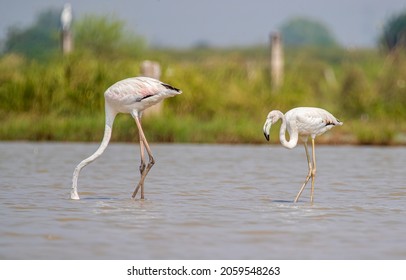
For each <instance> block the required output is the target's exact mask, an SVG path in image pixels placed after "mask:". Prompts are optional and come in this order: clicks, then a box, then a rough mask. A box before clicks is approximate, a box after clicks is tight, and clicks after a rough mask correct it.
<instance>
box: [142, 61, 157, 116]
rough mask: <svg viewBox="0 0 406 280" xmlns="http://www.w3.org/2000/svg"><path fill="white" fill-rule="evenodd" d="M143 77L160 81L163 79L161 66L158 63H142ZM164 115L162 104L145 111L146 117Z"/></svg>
mask: <svg viewBox="0 0 406 280" xmlns="http://www.w3.org/2000/svg"><path fill="white" fill-rule="evenodd" d="M140 72H141V75H142V76H144V77H150V78H154V79H157V80H159V79H160V78H161V66H160V65H159V63H158V62H155V61H150V60H144V61H143V62H142V63H141V69H140ZM161 113H162V102H159V103H158V104H155V105H154V106H152V107H150V108H148V109H147V110H145V111H144V115H160V114H161Z"/></svg>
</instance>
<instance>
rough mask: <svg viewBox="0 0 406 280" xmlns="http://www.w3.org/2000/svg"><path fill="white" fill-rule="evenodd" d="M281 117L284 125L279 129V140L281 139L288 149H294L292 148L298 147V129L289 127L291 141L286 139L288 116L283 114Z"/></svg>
mask: <svg viewBox="0 0 406 280" xmlns="http://www.w3.org/2000/svg"><path fill="white" fill-rule="evenodd" d="M281 119H282V125H281V129H280V130H279V140H280V141H281V144H282V145H283V146H284V147H286V148H288V149H292V148H294V147H296V145H297V141H298V139H299V135H298V132H297V129H295V128H293V129H288V133H289V141H288V140H286V126H287V125H286V117H285V116H284V115H283V114H282V115H281Z"/></svg>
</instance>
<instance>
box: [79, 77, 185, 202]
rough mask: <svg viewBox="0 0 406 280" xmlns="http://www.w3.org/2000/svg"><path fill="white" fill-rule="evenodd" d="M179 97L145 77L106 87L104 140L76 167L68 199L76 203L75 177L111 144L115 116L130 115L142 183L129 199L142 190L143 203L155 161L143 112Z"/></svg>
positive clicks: (171, 87)
mask: <svg viewBox="0 0 406 280" xmlns="http://www.w3.org/2000/svg"><path fill="white" fill-rule="evenodd" d="M181 93H182V91H181V90H180V89H177V88H175V87H173V86H171V85H168V84H165V83H163V82H161V81H158V80H156V79H152V78H147V77H135V78H128V79H125V80H122V81H119V82H117V83H115V84H114V85H112V86H111V87H109V88H108V89H107V90H106V91H105V93H104V99H105V111H106V124H105V129H104V136H103V140H102V142H101V144H100V146H99V148H98V149H97V150H96V152H95V153H94V154H93V155H91V156H90V157H88V158H86V159H84V160H83V161H82V162H80V163H79V164H78V166H76V168H75V170H74V172H73V179H72V191H71V199H79V194H78V177H79V173H80V170H81V169H82V168H83V167H85V166H86V165H88V164H89V163H91V162H93V161H94V160H95V159H97V158H98V157H99V156H100V155H101V154H102V153H103V152H104V150H105V149H106V147H107V145H108V143H109V141H110V137H111V131H112V127H113V122H114V119H115V117H116V115H117V114H118V113H128V114H131V116H132V117H133V118H134V120H135V123H136V124H137V127H138V133H139V138H140V139H139V140H140V151H141V152H140V155H141V165H140V168H139V169H140V173H141V179H140V181H139V183H138V185H137V187H136V188H135V190H134V193H133V195H132V198H134V197H135V196H136V195H137V192H138V190H139V189H140V188H141V199H144V180H145V177H146V176H147V174H148V172H149V170H150V169H151V167H152V166H153V165H154V163H155V160H154V157H153V156H152V152H151V149H150V147H149V145H148V142H147V139H146V138H145V135H144V132H143V130H142V126H141V116H142V112H143V111H144V110H145V109H147V108H149V107H151V106H152V105H155V104H157V103H158V102H160V101H161V100H163V99H165V98H168V97H173V96H175V95H178V94H181ZM145 150H146V152H147V153H148V157H149V162H148V165H146V164H145Z"/></svg>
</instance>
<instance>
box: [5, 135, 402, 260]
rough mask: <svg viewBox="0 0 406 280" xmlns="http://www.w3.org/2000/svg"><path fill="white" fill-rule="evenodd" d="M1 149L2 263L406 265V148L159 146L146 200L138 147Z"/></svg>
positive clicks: (24, 146)
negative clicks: (313, 168) (77, 171)
mask: <svg viewBox="0 0 406 280" xmlns="http://www.w3.org/2000/svg"><path fill="white" fill-rule="evenodd" d="M97 146H98V144H97V143H92V144H83V143H72V144H71V143H30V142H29V143H25V142H22V143H20V142H0V151H1V154H0V201H1V203H0V211H1V213H2V215H1V216H0V258H1V259H406V237H405V229H406V211H405V210H406V180H405V179H406V175H405V168H404V164H405V158H406V148H404V147H392V148H388V147H352V146H320V147H317V172H318V173H317V178H316V185H315V202H314V204H311V203H310V199H309V196H310V192H309V188H306V190H305V191H304V193H303V194H302V197H301V199H300V201H299V202H298V203H296V204H295V203H293V199H294V197H295V195H296V193H297V192H298V190H299V188H300V185H301V183H302V181H303V180H304V178H305V176H306V174H307V163H306V159H305V154H304V149H303V148H302V147H297V148H295V149H293V150H287V149H285V148H283V147H281V146H272V145H260V146H252V145H177V144H172V145H166V144H165V145H163V144H152V145H151V148H152V150H153V152H154V156H155V159H156V164H155V166H154V167H153V168H152V170H151V172H150V174H149V176H148V177H147V179H146V182H145V192H146V194H145V195H146V199H145V200H144V201H141V200H139V199H136V200H132V199H131V194H132V192H133V190H134V187H135V185H136V183H137V182H138V179H139V171H138V165H139V150H138V146H137V145H136V144H114V143H113V144H111V145H110V146H109V147H108V149H107V150H106V152H105V154H103V155H102V157H100V158H99V159H98V160H97V161H95V162H94V163H92V164H90V165H89V166H87V167H86V168H85V169H83V170H82V173H81V176H80V178H79V194H80V196H81V200H79V201H72V200H70V199H69V192H70V187H71V176H72V172H73V169H74V167H75V166H76V164H77V163H79V162H80V161H81V160H82V159H83V158H85V157H87V156H88V155H90V154H91V153H93V152H94V151H95V150H96V148H97Z"/></svg>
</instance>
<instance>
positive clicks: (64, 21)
mask: <svg viewBox="0 0 406 280" xmlns="http://www.w3.org/2000/svg"><path fill="white" fill-rule="evenodd" d="M71 24H72V7H71V4H70V3H66V4H65V5H64V6H63V10H62V13H61V26H62V28H61V48H62V53H63V54H64V55H65V54H68V53H70V52H72V50H73V37H72V31H71V29H70V27H71Z"/></svg>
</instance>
